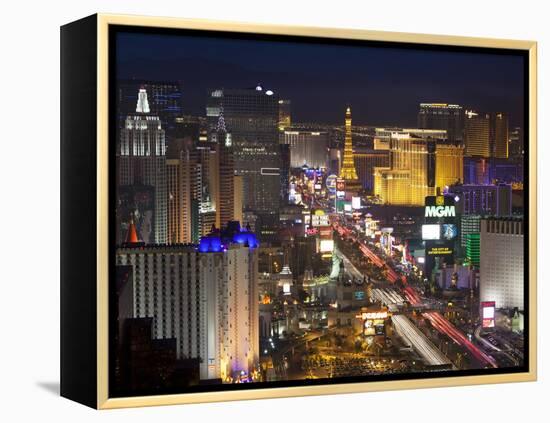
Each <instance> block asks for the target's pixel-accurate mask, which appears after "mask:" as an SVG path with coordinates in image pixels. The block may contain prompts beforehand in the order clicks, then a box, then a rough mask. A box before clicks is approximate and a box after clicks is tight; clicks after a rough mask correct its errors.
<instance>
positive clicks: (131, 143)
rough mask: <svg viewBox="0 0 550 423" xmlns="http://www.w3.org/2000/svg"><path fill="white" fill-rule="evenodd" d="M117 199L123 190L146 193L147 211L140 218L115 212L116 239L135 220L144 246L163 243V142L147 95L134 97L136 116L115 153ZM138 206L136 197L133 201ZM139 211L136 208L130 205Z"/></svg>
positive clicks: (126, 125) (130, 117) (126, 124)
mask: <svg viewBox="0 0 550 423" xmlns="http://www.w3.org/2000/svg"><path fill="white" fill-rule="evenodd" d="M116 169H117V175H116V178H117V197H118V203H120V202H121V196H122V193H124V192H126V191H127V189H130V190H137V189H141V188H142V189H143V190H144V192H145V190H146V189H149V192H151V194H150V195H151V196H152V197H153V199H151V200H150V202H151V203H152V205H151V207H150V208H148V209H147V210H144V211H143V213H140V216H121V215H120V213H122V211H121V210H120V209H117V225H118V228H117V239H118V240H119V241H120V239H121V233H124V231H125V227H127V225H128V222H129V220H130V219H132V218H136V217H139V219H140V221H139V227H140V234H141V236H142V237H143V238H142V241H144V242H145V243H157V244H163V243H166V242H167V192H166V141H165V133H164V129H163V128H162V124H161V121H160V119H159V117H158V116H155V115H152V114H151V113H150V108H149V102H148V100H147V92H146V90H145V89H144V88H141V89H140V90H139V93H138V98H137V105H136V112H135V113H132V114H130V115H128V116H127V118H126V121H125V122H124V128H122V129H121V131H120V140H119V143H118V146H117V151H116ZM133 201H134V202H136V203H139V202H140V199H139V195H137V196H135V197H134V200H133ZM134 206H135V208H136V209H139V207H140V204H134Z"/></svg>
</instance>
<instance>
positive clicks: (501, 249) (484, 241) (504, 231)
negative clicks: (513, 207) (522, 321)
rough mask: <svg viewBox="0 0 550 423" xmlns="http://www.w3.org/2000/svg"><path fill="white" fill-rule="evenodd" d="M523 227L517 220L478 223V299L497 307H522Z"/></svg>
mask: <svg viewBox="0 0 550 423" xmlns="http://www.w3.org/2000/svg"><path fill="white" fill-rule="evenodd" d="M523 232H524V224H523V219H518V218H504V219H502V218H501V219H499V218H489V219H483V220H482V221H481V233H480V237H479V238H480V240H479V244H480V254H479V255H480V270H479V273H480V282H479V283H480V294H479V296H480V300H481V301H495V303H496V304H495V305H496V307H497V308H514V307H518V308H519V309H520V310H523V306H524V297H523V290H524V268H523V256H524V254H523V252H524V251H523V247H524V236H523V235H524V234H523Z"/></svg>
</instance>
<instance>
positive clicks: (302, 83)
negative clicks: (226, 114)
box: [117, 33, 524, 126]
mask: <svg viewBox="0 0 550 423" xmlns="http://www.w3.org/2000/svg"><path fill="white" fill-rule="evenodd" d="M523 61H524V58H523V57H522V56H520V55H499V54H492V53H487V52H483V53H473V52H448V51H433V50H421V49H416V48H415V49H403V48H387V47H373V46H358V45H347V46H346V45H332V44H316V43H311V42H307V43H295V42H293V43H289V42H285V41H258V40H245V39H222V38H210V37H205V36H200V37H199V36H195V35H156V34H139V33H118V34H117V77H118V78H122V79H126V78H138V79H150V80H167V81H174V80H179V81H181V82H182V87H183V107H184V112H185V113H186V114H194V115H204V114H205V103H206V96H207V93H208V92H209V91H210V90H212V89H215V88H246V87H253V86H255V85H256V84H257V83H258V82H259V83H261V84H262V85H263V86H264V87H265V88H270V89H272V90H273V91H275V92H277V93H278V94H279V96H280V98H288V99H290V100H291V101H292V120H293V121H295V122H325V123H343V119H344V109H345V106H346V104H350V105H351V106H352V110H353V117H354V124H364V125H397V126H416V115H417V111H418V104H419V103H421V102H441V103H458V104H461V105H463V106H465V107H471V108H474V109H477V110H483V111H504V112H508V113H509V114H510V123H511V125H520V126H523V100H524V97H523V95H524V92H523V91H524V90H523V78H524V69H523Z"/></svg>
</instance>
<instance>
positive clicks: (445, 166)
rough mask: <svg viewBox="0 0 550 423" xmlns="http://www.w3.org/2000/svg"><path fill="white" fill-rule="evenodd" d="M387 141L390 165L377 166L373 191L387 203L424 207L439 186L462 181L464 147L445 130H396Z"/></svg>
mask: <svg viewBox="0 0 550 423" xmlns="http://www.w3.org/2000/svg"><path fill="white" fill-rule="evenodd" d="M383 132H384V131H380V133H383ZM383 141H384V140H383V139H382V140H381V141H380V142H379V144H380V145H382V144H384V143H383ZM388 144H389V145H388V148H389V155H390V157H389V166H388V167H375V168H374V194H375V195H377V196H378V197H379V198H380V200H381V201H382V202H383V203H384V204H391V205H402V206H422V205H424V203H425V199H426V197H427V196H432V195H435V194H436V190H437V188H444V187H445V186H447V185H452V184H454V183H457V182H462V179H463V154H464V153H463V151H464V149H463V147H462V145H460V144H451V143H449V142H448V140H447V132H446V131H445V130H435V129H395V130H392V131H391V135H390V136H389V140H388ZM375 147H376V145H375Z"/></svg>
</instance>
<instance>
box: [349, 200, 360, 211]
mask: <svg viewBox="0 0 550 423" xmlns="http://www.w3.org/2000/svg"><path fill="white" fill-rule="evenodd" d="M351 207H352V208H353V209H354V210H357V209H360V208H361V198H360V197H351Z"/></svg>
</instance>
